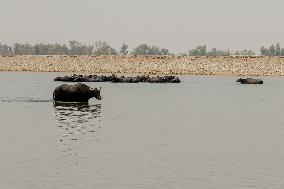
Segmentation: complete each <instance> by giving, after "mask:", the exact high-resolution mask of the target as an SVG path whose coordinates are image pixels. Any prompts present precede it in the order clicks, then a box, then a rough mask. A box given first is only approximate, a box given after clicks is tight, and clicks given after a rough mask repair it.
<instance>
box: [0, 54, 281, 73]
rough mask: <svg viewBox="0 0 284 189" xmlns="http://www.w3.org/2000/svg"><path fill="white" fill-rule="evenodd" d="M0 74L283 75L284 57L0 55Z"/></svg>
mask: <svg viewBox="0 0 284 189" xmlns="http://www.w3.org/2000/svg"><path fill="white" fill-rule="evenodd" d="M0 71H30V72H71V73H85V74H86V73H90V74H94V73H109V74H111V73H116V74H119V73H123V74H149V75H226V76H284V57H283V56H282V57H276V56H275V57H268V56H221V57H212V56H204V57H193V56H64V55H62V56H57V55H56V56H50V55H49V56H33V55H27V56H0Z"/></svg>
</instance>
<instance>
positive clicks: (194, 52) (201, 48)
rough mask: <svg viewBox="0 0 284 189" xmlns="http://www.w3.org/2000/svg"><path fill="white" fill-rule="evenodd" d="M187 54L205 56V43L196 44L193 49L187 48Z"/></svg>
mask: <svg viewBox="0 0 284 189" xmlns="http://www.w3.org/2000/svg"><path fill="white" fill-rule="evenodd" d="M188 54H189V55H190V56H206V55H207V51H206V45H203V46H201V45H200V46H197V47H196V48H195V49H191V50H189V52H188Z"/></svg>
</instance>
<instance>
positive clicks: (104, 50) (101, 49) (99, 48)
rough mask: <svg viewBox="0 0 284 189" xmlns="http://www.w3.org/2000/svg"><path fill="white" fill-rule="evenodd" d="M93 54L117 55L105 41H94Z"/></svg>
mask: <svg viewBox="0 0 284 189" xmlns="http://www.w3.org/2000/svg"><path fill="white" fill-rule="evenodd" d="M94 54H95V55H117V54H118V53H117V51H116V50H115V49H114V48H112V47H111V46H110V45H108V44H107V43H106V42H102V41H97V42H96V43H95V50H94Z"/></svg>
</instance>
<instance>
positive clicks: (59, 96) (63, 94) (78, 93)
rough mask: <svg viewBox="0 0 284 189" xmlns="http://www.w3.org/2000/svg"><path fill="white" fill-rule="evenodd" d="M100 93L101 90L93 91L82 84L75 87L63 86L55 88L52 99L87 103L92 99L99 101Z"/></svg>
mask: <svg viewBox="0 0 284 189" xmlns="http://www.w3.org/2000/svg"><path fill="white" fill-rule="evenodd" d="M100 93H101V89H99V90H98V89H97V88H94V89H93V88H90V87H89V86H87V85H85V84H82V83H77V84H75V85H67V84H63V85H60V86H58V87H56V88H55V90H54V92H53V99H54V100H55V101H63V102H88V100H89V99H90V98H93V97H95V98H96V99H98V100H101V99H102V97H101V94H100Z"/></svg>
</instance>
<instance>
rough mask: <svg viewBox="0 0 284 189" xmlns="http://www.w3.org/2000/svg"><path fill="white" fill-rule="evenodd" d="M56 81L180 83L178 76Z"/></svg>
mask: <svg viewBox="0 0 284 189" xmlns="http://www.w3.org/2000/svg"><path fill="white" fill-rule="evenodd" d="M54 81H63V82H113V83H139V82H147V83H180V79H179V78H178V77H176V76H156V77H150V76H144V75H142V76H134V77H125V76H116V75H114V74H113V75H110V76H104V75H101V76H98V75H76V74H74V75H72V76H62V77H60V76H59V77H56V78H55V79H54Z"/></svg>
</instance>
